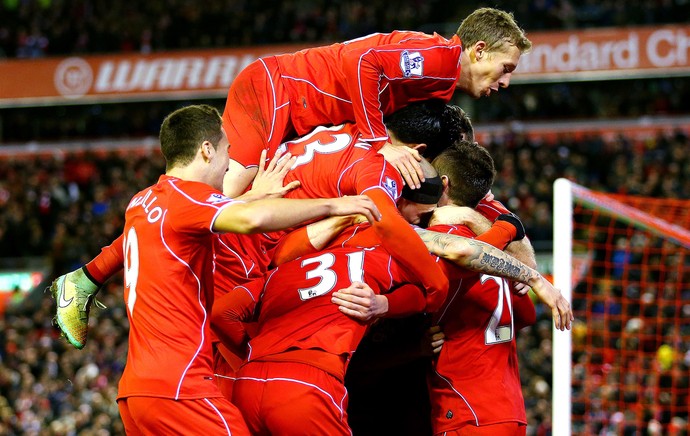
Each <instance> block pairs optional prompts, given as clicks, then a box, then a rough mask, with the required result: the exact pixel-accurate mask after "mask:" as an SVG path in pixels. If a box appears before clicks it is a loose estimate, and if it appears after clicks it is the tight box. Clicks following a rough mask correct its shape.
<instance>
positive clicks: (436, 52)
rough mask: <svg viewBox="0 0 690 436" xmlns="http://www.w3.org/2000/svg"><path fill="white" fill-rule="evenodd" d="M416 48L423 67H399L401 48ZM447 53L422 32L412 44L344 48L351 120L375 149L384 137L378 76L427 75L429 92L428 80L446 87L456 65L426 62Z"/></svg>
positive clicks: (454, 76)
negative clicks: (353, 120) (352, 117)
mask: <svg viewBox="0 0 690 436" xmlns="http://www.w3.org/2000/svg"><path fill="white" fill-rule="evenodd" d="M418 50H424V53H425V55H424V57H425V58H426V59H427V62H426V64H425V65H424V66H425V67H426V68H422V69H421V70H420V71H415V72H414V73H419V74H412V75H410V72H409V71H404V70H403V68H402V67H401V59H402V57H403V54H404V53H405V52H408V51H409V52H412V51H418ZM447 53H448V48H447V47H441V46H439V44H438V41H437V40H435V39H434V38H432V37H429V36H427V35H423V34H416V35H415V42H414V48H410V47H409V44H408V43H406V42H403V41H401V42H394V43H390V44H384V45H378V46H374V47H367V48H362V47H361V46H357V45H352V47H351V48H346V49H345V50H344V52H343V55H342V63H341V70H342V72H343V74H344V76H345V79H346V81H347V87H348V91H349V95H350V100H351V101H352V107H353V111H354V114H355V121H356V122H357V127H358V128H359V130H360V132H361V133H362V139H363V140H364V141H366V142H369V143H370V144H371V145H372V146H373V147H374V148H375V149H376V150H379V149H381V147H382V146H383V145H384V144H385V143H386V141H387V140H388V133H387V131H386V127H385V125H384V123H383V113H382V111H381V108H382V107H383V105H382V104H381V101H380V96H381V91H382V89H381V78H382V77H386V78H388V79H389V80H395V81H401V80H408V81H418V80H421V79H428V80H425V83H424V84H425V85H427V88H426V89H429V93H432V92H433V89H431V88H433V85H432V86H429V85H430V82H429V80H433V81H434V82H442V83H443V85H441V86H443V87H447V86H446V85H445V83H449V82H448V81H451V82H450V83H453V81H455V80H456V79H457V71H458V67H457V65H455V64H453V63H449V62H442V61H438V62H435V64H437V65H438V67H437V68H433V67H430V64H429V62H428V61H429V60H430V59H431V58H445V57H446V56H447ZM430 68H432V69H430ZM412 76H414V77H412ZM420 86H421V85H420ZM448 98H450V95H448Z"/></svg>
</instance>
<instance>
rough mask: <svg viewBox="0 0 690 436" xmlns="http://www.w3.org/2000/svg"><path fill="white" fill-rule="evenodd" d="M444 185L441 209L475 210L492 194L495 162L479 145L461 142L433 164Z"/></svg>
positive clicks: (443, 153) (444, 152)
mask: <svg viewBox="0 0 690 436" xmlns="http://www.w3.org/2000/svg"><path fill="white" fill-rule="evenodd" d="M432 165H433V166H434V168H436V171H438V174H440V175H441V180H442V182H443V195H442V198H441V200H440V201H439V205H441V206H445V205H446V204H450V203H452V204H455V205H458V206H467V207H475V206H477V204H479V201H480V200H481V199H482V198H484V196H485V195H486V194H487V193H488V192H489V190H490V189H491V186H492V185H493V183H494V179H495V178H496V168H495V167H494V160H493V159H492V158H491V155H490V154H489V152H488V151H487V150H486V148H484V147H482V146H481V145H479V144H477V143H476V142H469V141H460V142H458V143H457V144H455V145H453V146H451V147H448V148H447V149H445V150H443V152H441V154H439V155H438V156H437V157H436V159H434V161H433V162H432Z"/></svg>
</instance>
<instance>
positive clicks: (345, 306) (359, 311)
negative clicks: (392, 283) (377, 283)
mask: <svg viewBox="0 0 690 436" xmlns="http://www.w3.org/2000/svg"><path fill="white" fill-rule="evenodd" d="M331 302H333V303H335V304H337V305H338V310H340V311H341V312H342V313H344V314H345V315H347V316H349V317H350V318H354V319H356V320H357V321H361V322H368V321H371V320H373V319H376V318H380V317H382V316H384V315H385V314H386V313H388V298H386V297H385V296H383V295H376V293H375V292H374V290H373V289H371V288H370V287H369V285H367V284H366V283H361V282H354V283H352V284H351V285H350V286H348V287H347V288H344V289H340V290H338V291H336V292H334V293H333V294H332V295H331Z"/></svg>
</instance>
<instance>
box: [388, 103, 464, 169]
mask: <svg viewBox="0 0 690 436" xmlns="http://www.w3.org/2000/svg"><path fill="white" fill-rule="evenodd" d="M383 122H384V123H385V124H386V128H387V129H388V133H389V135H390V137H391V142H392V143H393V144H394V145H406V146H408V147H412V148H416V149H417V150H418V151H419V152H420V153H421V154H423V155H424V157H426V158H427V159H433V158H434V157H436V156H437V155H438V154H439V153H440V152H441V150H443V149H444V148H446V147H447V146H449V145H450V144H454V143H455V142H457V141H459V140H460V139H467V140H469V141H473V140H474V129H473V127H472V122H471V121H470V118H469V117H468V116H467V114H466V113H465V111H463V110H462V109H461V108H460V106H455V105H448V104H445V103H444V102H443V101H441V100H436V99H433V100H425V101H420V102H415V103H410V104H409V105H407V106H405V107H404V108H402V109H399V110H397V111H395V112H394V113H392V114H390V115H387V116H386V117H384V119H383Z"/></svg>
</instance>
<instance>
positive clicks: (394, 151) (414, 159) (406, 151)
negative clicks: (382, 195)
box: [379, 142, 424, 189]
mask: <svg viewBox="0 0 690 436" xmlns="http://www.w3.org/2000/svg"><path fill="white" fill-rule="evenodd" d="M379 153H381V154H382V155H383V157H384V158H385V159H386V161H387V162H388V163H389V164H391V165H393V166H394V167H395V168H396V169H397V170H398V172H400V175H401V176H402V178H403V180H404V181H405V184H406V185H407V186H409V187H410V188H411V189H417V188H419V187H421V186H422V182H423V181H424V173H423V172H422V167H421V166H420V165H419V162H420V161H421V160H422V155H420V154H419V152H418V151H417V150H415V149H412V148H410V147H404V146H400V145H393V144H391V143H390V142H387V143H385V144H384V146H383V147H381V149H380V150H379Z"/></svg>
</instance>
